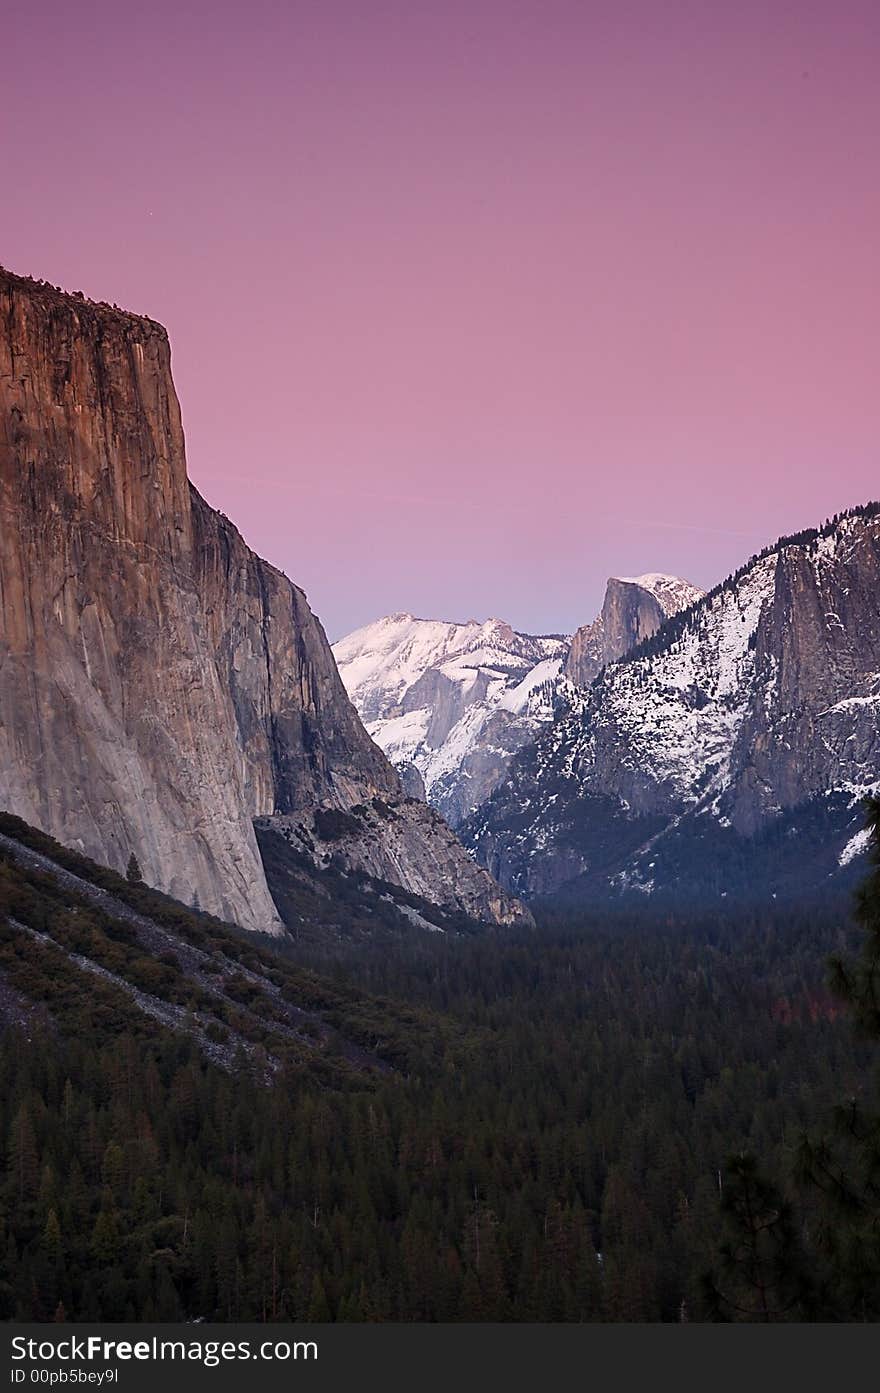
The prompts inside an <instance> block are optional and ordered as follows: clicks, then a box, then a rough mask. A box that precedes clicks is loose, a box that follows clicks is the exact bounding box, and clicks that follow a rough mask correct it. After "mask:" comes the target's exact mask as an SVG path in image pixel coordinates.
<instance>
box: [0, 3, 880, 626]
mask: <svg viewBox="0 0 880 1393" xmlns="http://www.w3.org/2000/svg"><path fill="white" fill-rule="evenodd" d="M181 11H184V13H181ZM0 42H2V47H3V83H2V86H0V131H2V141H3V153H4V172H3V194H2V223H0V228H2V240H0V262H2V263H3V264H5V265H6V266H8V267H9V268H10V269H12V270H15V271H18V272H22V273H30V274H33V275H35V276H42V277H45V278H46V279H48V280H50V281H52V282H54V283H57V284H61V285H64V286H65V287H67V288H69V289H81V290H84V291H85V292H86V293H87V294H89V295H92V296H94V297H95V298H99V299H107V300H115V301H117V302H118V303H119V304H124V305H126V306H128V307H130V308H132V309H135V310H140V311H143V312H146V313H149V314H151V315H153V316H154V317H155V318H157V319H160V320H162V321H163V323H165V324H166V325H167V326H168V328H169V331H170V333H171V339H172V346H173V355H174V370H175V379H176V382H177V388H178V392H179V394H180V397H181V401H182V405H183V415H184V424H185V427H186V432H187V442H188V453H189V465H190V473H191V475H192V477H193V478H194V480H195V481H196V483H197V484H198V486H199V488H200V489H201V490H202V492H203V493H204V494H205V496H206V497H207V498H208V500H209V501H210V502H211V503H213V504H215V505H216V506H218V507H220V508H222V509H223V511H224V512H226V513H228V514H229V515H230V516H231V517H232V518H233V519H234V520H235V521H236V522H237V523H238V525H239V526H240V527H241V529H242V531H243V532H244V534H245V536H246V538H247V540H248V541H249V542H250V543H251V545H253V546H254V547H256V548H257V550H258V551H260V552H261V553H262V554H263V555H265V556H267V557H268V558H269V559H270V560H272V561H274V562H275V563H276V564H277V565H279V566H281V567H283V568H284V570H285V571H286V572H287V573H288V575H290V576H291V577H292V578H293V579H295V580H297V581H298V582H299V583H300V584H302V585H303V586H304V587H305V588H306V590H307V592H308V594H309V598H310V600H311V602H312V605H313V607H314V608H315V610H316V611H317V613H318V614H319V615H320V616H321V617H322V619H323V620H324V622H325V624H326V625H327V628H328V631H329V632H330V635H331V637H334V638H335V637H338V636H340V635H341V634H342V633H344V632H345V631H346V630H348V629H350V628H353V627H355V626H356V625H358V624H360V623H363V622H365V621H367V620H369V619H371V618H374V617H376V616H377V615H379V614H382V613H386V612H388V611H392V610H399V609H409V610H412V611H414V612H415V613H417V614H423V615H428V616H432V617H434V616H437V617H447V618H469V617H471V616H475V617H480V618H482V617H484V616H486V615H490V614H496V615H499V616H501V617H503V618H506V619H509V620H510V621H511V622H512V623H514V624H516V625H518V626H519V627H521V628H528V629H532V630H551V629H552V630H562V629H566V628H572V627H574V626H575V625H576V624H578V623H579V622H581V621H583V620H585V619H589V618H591V617H592V615H593V613H594V612H595V610H596V608H597V606H598V604H599V602H600V600H601V594H602V589H603V586H604V581H605V577H606V576H607V575H608V574H610V573H613V572H617V573H622V574H633V573H635V572H638V571H644V570H671V571H677V572H679V573H681V574H684V575H686V576H687V577H689V578H690V579H691V580H693V581H695V582H696V583H698V584H702V585H710V584H712V583H713V582H714V581H715V580H717V579H720V578H721V577H722V576H723V575H724V574H726V573H727V572H728V571H730V570H731V569H733V568H734V567H735V566H736V565H737V564H738V563H739V562H740V561H741V560H743V559H745V557H746V556H748V555H749V554H750V553H751V552H752V551H753V550H755V549H757V548H758V547H759V546H761V545H763V544H764V543H765V542H766V541H768V540H771V539H772V538H773V537H774V536H776V535H777V534H778V533H779V532H788V531H792V530H795V529H796V528H798V527H801V526H804V525H809V524H811V523H814V522H818V521H820V520H822V519H823V518H824V517H825V516H826V515H827V514H829V513H833V512H835V511H837V510H838V509H840V508H843V507H846V506H848V505H850V504H853V503H856V502H860V501H863V500H865V499H866V498H868V497H871V496H876V495H877V494H878V493H880V468H878V463H880V461H878V435H880V431H878V428H880V389H878V366H880V274H878V269H877V262H878V247H880V176H878V157H877V147H878V133H880V6H878V5H877V3H876V0H864V2H861V0H827V2H823V3H811V0H791V3H778V2H777V0H760V2H759V3H755V2H754V0H741V3H739V4H737V5H736V6H734V5H722V4H718V3H713V0H702V3H697V2H696V0H692V2H691V3H685V2H684V0H669V3H666V2H665V0H639V2H637V0H608V3H599V4H591V3H589V0H572V2H571V3H556V0H532V3H528V4H521V3H518V0H466V2H465V3H458V0H442V3H441V0H433V3H427V2H426V0H376V3H374V2H373V0H352V2H350V3H336V0H313V2H312V3H298V0H287V3H275V4H271V3H266V0H248V3H237V4H233V3H223V0H214V3H210V4H203V5H201V6H200V5H198V4H183V3H175V4H168V3H166V0H153V3H151V4H149V5H138V6H135V5H130V4H120V3H119V0H116V3H113V4H110V3H106V4H105V3H90V0H76V3H71V0H66V3H63V4H62V3H53V4H44V3H41V2H40V0H11V3H10V4H9V5H7V6H6V7H4V26H3V34H2V40H0Z"/></svg>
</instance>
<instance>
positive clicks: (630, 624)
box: [563, 573, 703, 687]
mask: <svg viewBox="0 0 880 1393" xmlns="http://www.w3.org/2000/svg"><path fill="white" fill-rule="evenodd" d="M702 593H703V592H702V590H698V589H697V587H696V586H695V585H691V584H690V582H689V581H686V580H681V579H680V578H679V577H678V576H666V575H659V574H656V573H651V574H648V575H644V576H636V577H635V578H632V579H630V578H629V577H618V576H612V577H611V579H610V580H609V581H608V584H607V586H606V587H605V599H604V601H603V604H602V609H601V612H600V613H599V614H598V615H597V616H596V618H595V619H594V620H593V622H592V624H584V625H582V626H581V628H579V629H578V631H577V633H576V634H575V635H574V638H573V639H572V641H571V647H570V648H569V650H568V653H567V655H566V659H565V664H564V668H563V671H564V673H565V676H566V677H567V678H568V679H569V681H571V682H574V683H575V685H576V686H578V687H588V686H589V685H590V683H591V682H592V680H593V678H594V677H596V676H597V675H598V674H599V673H600V672H601V670H602V668H603V667H606V666H607V665H608V663H616V662H617V660H618V659H619V658H622V657H623V656H624V654H625V653H628V652H629V650H630V649H631V648H634V647H635V646H636V644H639V643H643V642H644V640H645V639H648V638H650V637H651V636H652V635H653V634H655V633H656V632H657V630H658V629H659V628H660V626H661V624H665V622H666V620H667V619H669V617H670V616H671V615H673V614H677V613H678V612H679V610H683V609H687V607H688V605H692V604H694V603H695V601H697V600H698V599H699V598H700V596H701V595H702Z"/></svg>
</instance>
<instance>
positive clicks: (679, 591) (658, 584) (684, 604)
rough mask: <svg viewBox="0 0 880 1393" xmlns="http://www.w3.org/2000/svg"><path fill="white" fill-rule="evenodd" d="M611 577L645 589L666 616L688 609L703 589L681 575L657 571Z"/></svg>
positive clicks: (621, 582) (624, 583)
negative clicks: (664, 573)
mask: <svg viewBox="0 0 880 1393" xmlns="http://www.w3.org/2000/svg"><path fill="white" fill-rule="evenodd" d="M611 579H612V580H616V581H617V582H618V583H619V584H620V585H636V586H638V588H639V589H640V590H647V591H648V593H649V594H650V595H653V596H654V599H655V600H656V601H657V603H658V604H659V606H660V608H661V609H662V610H663V613H664V614H665V615H666V616H667V617H668V616H669V615H672V614H678V612H679V610H682V609H688V608H689V607H690V605H693V604H695V603H696V601H697V600H699V599H702V596H703V591H702V590H699V589H698V588H697V586H696V585H691V583H690V581H689V580H683V579H682V577H681V576H667V575H663V574H662V572H659V571H647V572H646V573H645V575H643V576H612V577H611Z"/></svg>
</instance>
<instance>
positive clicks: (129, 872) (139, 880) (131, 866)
mask: <svg viewBox="0 0 880 1393" xmlns="http://www.w3.org/2000/svg"><path fill="white" fill-rule="evenodd" d="M125 878H126V880H127V881H129V883H130V884H132V885H142V884H143V880H144V878H143V876H142V875H141V868H140V864H139V862H138V859H137V857H136V856H135V854H134V852H132V853H131V855H130V856H129V858H128V865H127V866H126V868H125Z"/></svg>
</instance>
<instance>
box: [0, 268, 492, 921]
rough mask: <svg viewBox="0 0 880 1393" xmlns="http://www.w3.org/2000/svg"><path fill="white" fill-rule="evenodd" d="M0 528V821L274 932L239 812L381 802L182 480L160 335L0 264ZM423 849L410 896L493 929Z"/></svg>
mask: <svg viewBox="0 0 880 1393" xmlns="http://www.w3.org/2000/svg"><path fill="white" fill-rule="evenodd" d="M0 524H2V526H0V599H2V624H0V806H2V807H5V808H7V809H8V810H10V811H12V812H14V813H16V814H18V815H19V816H21V817H23V818H25V819H26V820H27V821H29V822H31V823H33V824H34V825H36V826H38V827H40V828H42V829H43V830H44V831H47V832H49V833H50V834H51V835H53V836H55V837H57V838H58V839H59V840H60V841H62V842H64V843H67V844H69V845H71V846H74V847H77V848H78V849H80V850H82V851H83V852H85V853H86V854H87V855H89V856H91V857H93V858H94V859H95V860H98V861H102V862H104V863H106V864H109V865H111V866H113V867H115V868H117V869H124V867H125V865H126V862H127V860H128V857H129V855H130V853H131V852H132V851H134V852H135V854H136V856H137V858H138V861H139V862H140V865H141V869H142V871H143V874H144V877H145V879H146V880H148V881H149V882H150V883H151V884H153V885H155V886H157V887H159V888H161V889H163V890H166V891H167V892H168V893H170V894H172V895H174V896H175V897H176V898H178V899H181V900H183V901H185V902H187V903H190V902H192V901H193V900H194V899H197V900H198V902H199V904H200V905H201V906H202V907H203V908H204V909H207V910H210V911H212V912H214V913H217V914H219V915H222V916H223V917H225V918H227V919H232V920H234V921H236V922H238V923H240V924H242V925H244V926H246V927H249V928H255V929H262V930H264V931H276V930H278V929H279V928H280V923H279V920H278V916H277V912H276V910H275V906H274V904H273V902H272V899H271V896H270V894H269V891H268V888H267V885H266V880H265V876H264V873H263V868H262V863H261V860H260V856H259V852H258V849H257V844H256V839H255V836H254V830H253V819H254V818H257V817H267V816H272V815H274V814H279V815H285V816H292V815H295V814H303V815H305V814H307V813H311V812H313V811H314V810H315V809H316V808H318V807H327V808H331V809H332V808H336V809H345V808H346V807H350V806H351V805H352V804H355V803H360V802H364V801H368V800H371V799H372V798H374V797H378V798H386V799H389V800H395V799H399V798H402V797H403V793H402V789H401V786H400V782H399V780H398V777H397V775H396V774H395V772H394V770H393V769H392V768H391V766H390V765H389V763H388V761H387V760H386V759H385V757H384V756H383V755H382V753H381V751H379V750H378V749H377V748H376V746H375V745H373V743H372V742H371V741H370V739H369V737H368V736H367V734H366V732H365V731H364V729H363V726H362V725H361V723H360V721H359V719H358V717H357V714H356V712H355V711H354V709H353V707H352V706H351V703H350V702H349V700H348V698H347V696H346V693H345V689H344V687H343V685H342V683H341V681H340V679H339V675H338V672H337V670H336V666H335V663H334V661H333V656H332V653H331V652H330V648H329V645H328V643H327V640H326V638H325V636H324V632H323V630H322V628H321V626H320V624H319V623H318V621H317V619H315V617H314V615H313V614H312V613H311V610H310V609H309V606H308V604H307V602H306V598H305V596H304V594H303V592H302V591H301V590H299V589H298V588H297V587H296V586H295V585H292V584H291V583H290V582H289V581H288V580H287V579H286V577H285V576H283V575H282V574H281V573H280V572H279V571H277V570H276V569H275V568H274V567H272V566H270V565H268V564H267V563H266V562H264V561H262V560H261V559H260V558H259V557H257V556H256V555H255V554H254V553H253V552H252V551H251V550H250V549H249V548H248V547H247V546H246V545H245V543H244V541H243V540H242V538H241V537H240V535H239V534H238V532H237V531H236V529H235V528H234V527H233V526H232V524H231V523H230V522H229V521H228V520H227V519H226V518H224V517H223V516H222V515H220V514H219V513H217V512H215V511H214V510H213V509H211V508H209V507H208V505H207V504H206V503H205V502H204V500H203V499H201V498H200V497H199V495H198V494H197V493H196V492H195V490H194V489H193V488H192V487H191V485H190V484H189V481H188V479H187V476H186V464H185V456H184V440H183V431H182V427H181V419H180V409H179V406H178V402H177V397H176V395H175V391H174V386H173V383H172V379H171V368H170V349H169V344H168V337H167V335H166V332H165V330H164V329H163V328H162V327H161V326H160V325H158V324H156V323H154V322H153V321H152V320H149V319H146V318H142V317H139V316H136V315H131V314H127V313H124V312H122V311H119V310H117V309H116V308H114V307H110V306H107V305H95V304H92V303H91V302H89V301H86V300H84V299H82V297H78V296H70V295H65V294H62V293H61V292H59V291H57V290H55V289H53V288H52V287H51V286H46V285H44V284H42V283H37V282H33V281H29V280H26V279H22V278H18V277H15V276H12V275H10V274H9V273H7V272H2V271H0ZM410 836H411V838H412V840H413V842H414V843H418V842H419V839H420V838H422V837H425V836H434V829H429V828H426V827H424V826H422V825H417V824H413V825H412V827H411V829H410ZM439 836H440V840H441V841H442V844H443V850H442V854H441V853H439V852H438V853H437V854H436V855H434V852H433V850H431V849H426V848H423V847H421V846H420V845H414V846H412V847H411V848H410V851H411V855H412V857H413V858H414V859H415V860H419V859H422V860H424V862H425V864H426V865H428V864H433V865H434V866H435V869H436V872H437V875H436V879H434V880H433V881H431V879H430V876H429V875H428V874H427V872H426V875H425V880H424V893H425V897H426V898H434V899H436V900H437V901H438V902H441V903H442V902H448V903H451V904H454V905H455V906H456V907H463V905H464V901H465V900H466V901H467V904H468V906H469V907H470V908H469V911H468V912H472V913H474V914H475V916H476V917H478V918H486V919H489V920H497V921H502V922H503V921H505V920H506V918H508V917H509V916H510V915H513V914H515V912H516V911H515V909H514V908H513V907H512V906H511V904H510V901H509V898H508V897H506V896H505V895H503V894H502V893H501V892H499V891H498V889H497V887H496V886H494V885H493V884H492V882H491V880H490V879H489V877H488V876H487V875H486V874H485V872H483V871H481V870H480V869H478V868H477V867H476V866H474V865H473V862H472V861H471V860H470V858H469V857H468V856H467V855H466V853H465V852H464V851H463V850H462V849H461V847H460V846H459V845H458V843H457V842H455V840H454V838H451V836H450V835H449V834H446V833H445V832H444V833H441V834H439ZM432 858H433V861H432ZM373 859H374V864H375V865H376V867H377V868H378V869H379V870H380V871H381V874H382V875H383V878H385V879H388V880H392V881H393V880H394V878H395V873H396V867H397V865H398V864H399V862H400V860H401V856H400V852H399V849H398V847H397V845H396V843H395V847H394V849H393V851H391V850H389V852H388V854H387V856H385V857H384V860H383V853H382V850H381V846H377V847H376V849H375V853H374V858H373Z"/></svg>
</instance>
